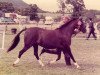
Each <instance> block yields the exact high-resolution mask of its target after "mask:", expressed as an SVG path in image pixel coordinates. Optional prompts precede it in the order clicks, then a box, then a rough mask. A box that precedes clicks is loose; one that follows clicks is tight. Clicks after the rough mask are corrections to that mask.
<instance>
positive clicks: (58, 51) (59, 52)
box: [50, 49, 61, 64]
mask: <svg viewBox="0 0 100 75" xmlns="http://www.w3.org/2000/svg"><path fill="white" fill-rule="evenodd" d="M57 55H58V57H57V59H56V60H53V61H50V63H51V64H53V63H55V62H56V61H58V60H60V58H61V50H58V49H57Z"/></svg>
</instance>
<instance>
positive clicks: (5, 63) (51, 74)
mask: <svg viewBox="0 0 100 75" xmlns="http://www.w3.org/2000/svg"><path fill="white" fill-rule="evenodd" d="M14 36H15V35H6V38H5V50H0V56H1V57H0V75H100V50H99V49H100V40H99V39H98V40H93V39H90V40H85V39H72V45H71V49H72V53H73V55H74V57H75V59H76V61H77V62H78V63H79V65H80V66H81V69H76V67H75V66H74V65H73V62H72V66H66V64H65V61H64V57H63V54H62V58H61V60H59V61H58V62H56V63H54V64H48V62H49V61H50V60H53V59H56V57H57V56H56V55H51V54H46V53H45V54H43V55H42V56H41V60H42V61H43V63H44V64H45V66H44V67H41V66H40V65H39V63H38V62H37V60H36V58H35V56H34V55H33V49H32V48H30V49H29V50H28V51H27V52H26V53H25V54H23V56H22V58H21V60H20V62H19V63H18V64H17V65H16V67H13V66H12V64H13V62H14V61H15V60H16V58H17V56H18V52H19V51H20V50H21V49H22V47H23V40H22V39H23V35H21V42H20V43H19V45H18V46H17V47H16V48H15V49H14V50H13V51H11V52H9V53H7V52H6V50H7V48H8V47H9V45H10V44H11V41H12V39H13V37H14ZM40 49H41V47H39V51H40Z"/></svg>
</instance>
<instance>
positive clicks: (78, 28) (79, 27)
mask: <svg viewBox="0 0 100 75" xmlns="http://www.w3.org/2000/svg"><path fill="white" fill-rule="evenodd" d="M74 31H75V32H79V31H81V32H83V33H86V25H85V24H84V22H83V20H82V19H77V25H76V26H75V30H74Z"/></svg>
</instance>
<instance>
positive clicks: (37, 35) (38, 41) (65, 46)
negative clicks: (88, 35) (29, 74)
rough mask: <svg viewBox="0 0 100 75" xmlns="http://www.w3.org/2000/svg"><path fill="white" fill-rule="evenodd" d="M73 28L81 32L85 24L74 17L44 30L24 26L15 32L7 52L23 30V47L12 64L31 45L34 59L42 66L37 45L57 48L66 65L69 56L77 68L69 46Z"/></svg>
mask: <svg viewBox="0 0 100 75" xmlns="http://www.w3.org/2000/svg"><path fill="white" fill-rule="evenodd" d="M75 29H78V30H80V31H82V32H83V33H85V32H86V26H85V25H84V24H83V22H82V20H81V19H78V18H74V19H72V20H70V21H69V22H67V23H65V24H63V25H62V26H60V27H59V28H57V29H55V30H46V29H43V28H39V27H30V28H25V29H23V30H21V31H20V32H19V33H17V35H16V36H15V38H14V39H13V42H12V44H11V46H10V47H9V48H8V50H7V52H9V51H11V50H13V49H14V48H15V47H16V46H17V45H18V43H19V41H20V34H21V33H22V32H23V31H25V33H24V47H23V48H22V50H21V51H19V55H18V58H17V60H16V61H15V62H14V64H13V65H16V64H17V63H18V62H19V61H20V58H21V56H22V55H23V53H24V52H26V51H27V50H28V49H29V48H30V47H33V48H34V55H35V57H36V59H37V60H38V62H39V64H40V65H41V66H44V64H43V63H42V61H41V60H40V58H39V56H38V46H41V47H44V48H46V49H57V50H58V51H62V52H63V54H64V57H65V62H66V65H67V59H68V58H71V59H72V61H73V62H74V65H75V66H76V67H77V68H79V67H80V66H79V65H78V63H77V62H76V60H75V59H74V56H73V54H72V52H71V48H70V45H71V37H72V34H73V32H74V30H75Z"/></svg>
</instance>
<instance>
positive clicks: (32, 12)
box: [29, 4, 38, 20]
mask: <svg viewBox="0 0 100 75" xmlns="http://www.w3.org/2000/svg"><path fill="white" fill-rule="evenodd" d="M37 9H38V7H37V5H36V4H33V5H32V4H31V5H30V8H29V16H30V20H37V19H38V14H37V13H38V11H37Z"/></svg>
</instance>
